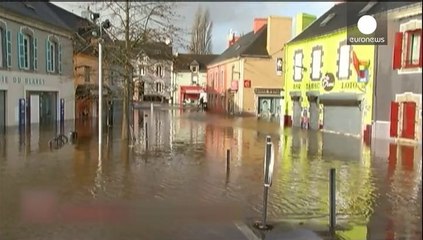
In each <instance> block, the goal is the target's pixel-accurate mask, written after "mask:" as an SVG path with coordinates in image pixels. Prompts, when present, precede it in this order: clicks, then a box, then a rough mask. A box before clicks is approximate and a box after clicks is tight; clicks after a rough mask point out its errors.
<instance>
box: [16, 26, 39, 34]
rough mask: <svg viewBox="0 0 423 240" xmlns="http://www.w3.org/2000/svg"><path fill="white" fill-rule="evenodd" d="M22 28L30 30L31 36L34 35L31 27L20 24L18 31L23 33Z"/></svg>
mask: <svg viewBox="0 0 423 240" xmlns="http://www.w3.org/2000/svg"><path fill="white" fill-rule="evenodd" d="M23 30H28V31H30V32H31V34H32V36H34V33H35V32H34V30H33V29H32V28H31V27H28V26H21V27H20V28H19V32H20V33H24V32H23Z"/></svg>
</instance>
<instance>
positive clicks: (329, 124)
mask: <svg viewBox="0 0 423 240" xmlns="http://www.w3.org/2000/svg"><path fill="white" fill-rule="evenodd" d="M358 4H361V5H362V6H357V7H354V8H349V9H348V10H349V11H357V14H355V13H349V14H351V15H354V16H357V18H358V16H359V14H358V12H359V11H360V10H362V9H364V8H365V7H366V3H358ZM346 10H347V3H341V4H337V5H334V6H333V7H332V8H331V9H330V10H329V11H328V12H326V13H325V14H323V15H322V16H321V17H320V18H319V19H317V20H316V21H314V22H313V23H311V25H309V26H308V27H307V26H304V27H306V28H305V30H304V31H303V32H301V33H300V34H299V35H298V36H296V37H295V38H294V39H293V40H291V41H290V42H289V43H288V44H286V45H285V59H286V61H285V65H284V69H285V71H284V77H285V85H284V86H285V99H286V101H285V103H286V112H285V114H286V115H285V122H286V125H292V126H294V127H306V128H310V129H320V128H323V130H325V131H328V132H336V133H343V134H348V135H354V136H362V135H363V134H364V136H366V135H367V134H368V132H369V131H368V130H367V129H369V128H370V126H371V121H372V104H373V99H372V98H373V79H374V59H375V47H374V45H348V44H347V27H346V25H347V24H346V16H345V12H346ZM357 20H358V19H357ZM355 22H357V21H355ZM354 28H356V27H355V26H350V28H349V30H352V29H354Z"/></svg>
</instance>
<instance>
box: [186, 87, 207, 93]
mask: <svg viewBox="0 0 423 240" xmlns="http://www.w3.org/2000/svg"><path fill="white" fill-rule="evenodd" d="M202 91H204V89H203V88H202V87H201V86H181V92H182V93H185V94H200V93H201V92H202Z"/></svg>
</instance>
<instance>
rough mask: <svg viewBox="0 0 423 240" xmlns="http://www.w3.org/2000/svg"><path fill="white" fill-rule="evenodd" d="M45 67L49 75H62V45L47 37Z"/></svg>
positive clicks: (56, 39) (53, 38)
mask: <svg viewBox="0 0 423 240" xmlns="http://www.w3.org/2000/svg"><path fill="white" fill-rule="evenodd" d="M46 49H47V58H46V66H47V72H49V73H62V45H61V44H60V42H59V39H58V38H57V37H54V36H49V37H48V38H47V39H46Z"/></svg>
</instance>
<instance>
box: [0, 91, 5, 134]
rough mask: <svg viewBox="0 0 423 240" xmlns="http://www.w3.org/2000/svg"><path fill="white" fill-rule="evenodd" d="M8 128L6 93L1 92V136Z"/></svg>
mask: <svg viewBox="0 0 423 240" xmlns="http://www.w3.org/2000/svg"><path fill="white" fill-rule="evenodd" d="M5 128H6V91H0V134H1V133H4V130H5Z"/></svg>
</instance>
